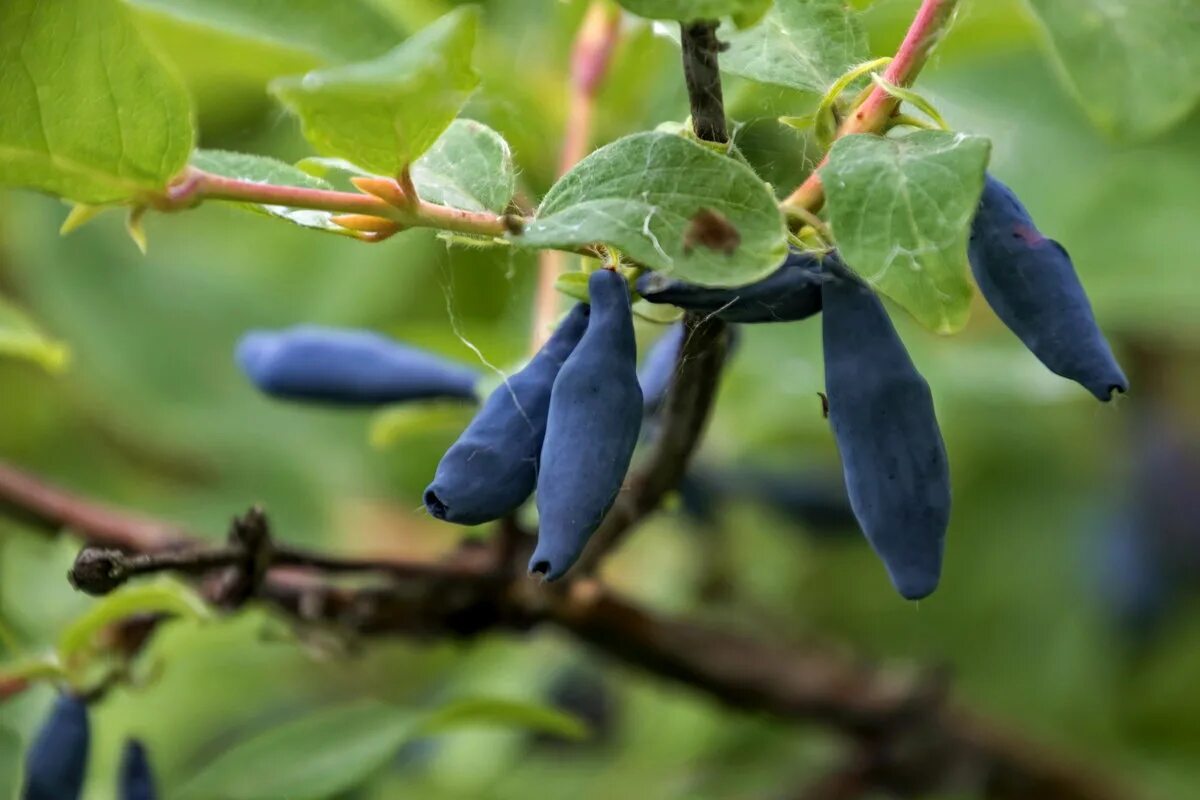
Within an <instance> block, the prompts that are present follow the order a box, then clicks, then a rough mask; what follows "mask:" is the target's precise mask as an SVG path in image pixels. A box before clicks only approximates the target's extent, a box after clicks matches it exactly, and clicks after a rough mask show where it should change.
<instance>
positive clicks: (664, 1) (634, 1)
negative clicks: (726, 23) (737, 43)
mask: <svg viewBox="0 0 1200 800" xmlns="http://www.w3.org/2000/svg"><path fill="white" fill-rule="evenodd" d="M617 2H619V3H620V4H621V5H623V6H624V7H625V8H626V9H627V10H629V11H632V12H633V13H634V14H637V15H638V16H639V17H646V18H647V19H674V20H678V21H680V22H693V21H696V20H709V19H719V18H720V17H728V16H736V17H738V18H739V19H748V20H754V19H757V18H758V17H759V16H761V15H762V14H763V13H764V12H765V11H766V10H767V8H768V7H770V5H771V0H617Z"/></svg>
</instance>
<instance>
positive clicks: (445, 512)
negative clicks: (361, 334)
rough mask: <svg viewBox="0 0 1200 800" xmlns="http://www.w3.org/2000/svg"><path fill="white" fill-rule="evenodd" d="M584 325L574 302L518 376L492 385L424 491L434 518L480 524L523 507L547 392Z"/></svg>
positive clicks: (584, 311) (582, 311)
mask: <svg viewBox="0 0 1200 800" xmlns="http://www.w3.org/2000/svg"><path fill="white" fill-rule="evenodd" d="M587 325H588V306H587V305H586V304H584V303H579V304H578V305H576V306H575V308H573V309H572V310H571V313H570V314H568V315H567V317H566V319H564V320H563V322H562V324H561V325H559V326H558V329H557V330H555V331H554V335H553V336H551V337H550V339H549V340H548V341H547V342H546V344H545V345H543V346H542V349H541V350H539V351H538V353H537V355H535V356H534V357H533V359H532V360H530V362H529V364H527V365H526V366H525V368H524V369H522V370H521V371H520V372H518V373H517V374H515V375H513V376H512V377H511V378H509V379H508V380H507V381H505V383H503V384H502V385H501V386H499V387H498V388H497V389H496V390H495V391H494V392H492V394H491V396H489V397H488V399H487V402H485V403H484V404H483V408H481V409H480V410H479V413H478V414H476V415H475V418H474V419H473V420H471V424H470V425H468V426H467V428H466V430H464V431H463V433H462V436H460V437H458V441H456V442H455V443H454V444H453V445H452V446H451V447H450V449H449V450H447V451H446V455H444V456H443V457H442V461H441V463H440V464H438V468H437V472H436V473H435V474H434V476H433V483H431V484H429V488H427V489H426V490H425V508H426V509H428V510H429V513H430V514H432V515H433V516H434V517H436V518H437V519H442V520H446V521H448V522H455V523H458V524H460V525H479V524H480V523H483V522H488V521H490V520H494V519H499V518H500V517H502V516H504V515H505V514H508V513H509V512H511V511H515V510H516V509H517V507H518V506H520V505H521V503H524V502H525V500H526V499H527V498H528V497H529V495H531V494H533V489H534V487H535V486H536V485H537V474H538V460H539V459H540V457H541V452H542V439H543V438H545V436H546V416H547V414H548V413H549V410H550V390H551V388H552V387H553V386H554V379H555V378H556V377H557V376H558V371H559V369H560V368H561V367H562V365H563V362H564V361H566V359H567V357H568V356H569V355H571V351H572V350H574V349H575V345H577V344H578V343H579V338H580V337H581V336H583V332H584V331H585V330H586V329H587Z"/></svg>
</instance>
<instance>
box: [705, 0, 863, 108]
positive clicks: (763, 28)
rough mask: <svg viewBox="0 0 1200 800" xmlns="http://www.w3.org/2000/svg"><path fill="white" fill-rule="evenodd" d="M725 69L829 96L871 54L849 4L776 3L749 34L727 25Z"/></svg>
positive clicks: (821, 0) (822, 0)
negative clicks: (826, 91) (825, 93)
mask: <svg viewBox="0 0 1200 800" xmlns="http://www.w3.org/2000/svg"><path fill="white" fill-rule="evenodd" d="M718 35H719V36H720V38H721V41H723V42H726V43H728V45H729V48H728V49H727V50H725V51H723V52H722V53H721V69H722V70H723V71H725V72H728V73H731V74H733V75H740V76H742V77H744V78H750V79H751V80H756V81H759V82H761V83H770V84H775V85H777V86H787V87H789V88H791V89H799V90H801V91H806V92H819V93H823V92H824V91H825V90H826V89H828V88H829V87H830V86H831V85H832V84H833V82H834V81H836V80H837V79H838V77H840V76H841V75H842V74H843V73H845V72H846V71H847V70H849V69H850V68H851V67H853V66H854V65H855V64H857V63H859V62H861V61H863V60H865V59H866V58H867V57H868V54H869V51H868V48H867V35H866V32H865V31H864V30H863V27H862V24H861V23H860V22H859V19H858V15H857V14H856V13H855V12H854V10H853V9H851V8H849V7H848V6H847V5H846V3H845V2H843V0H776V2H775V5H774V7H773V8H772V9H771V10H770V11H769V12H767V15H766V16H765V17H763V19H762V21H761V22H759V23H758V24H757V25H755V26H753V27H751V28H747V29H745V30H741V31H739V30H734V29H733V28H732V27H731V26H728V25H726V26H723V27H722V28H721V29H720V30H719V31H718Z"/></svg>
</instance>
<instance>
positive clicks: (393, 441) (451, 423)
mask: <svg viewBox="0 0 1200 800" xmlns="http://www.w3.org/2000/svg"><path fill="white" fill-rule="evenodd" d="M476 410H477V409H476V408H475V406H474V404H471V403H463V402H451V401H445V402H434V401H431V402H424V403H403V404H401V405H397V406H394V407H391V408H385V409H384V410H382V411H380V412H378V413H376V414H375V415H374V416H373V417H372V418H371V427H370V431H369V433H368V434H367V438H368V439H369V440H370V442H371V446H372V447H375V448H377V449H379V450H386V449H387V448H389V447H394V446H396V445H397V444H399V443H401V442H403V441H406V440H408V439H410V438H412V437H415V436H427V435H429V433H430V432H431V431H442V432H444V433H446V434H447V435H449V436H454V435H456V434H457V433H459V432H461V431H462V430H463V428H465V427H467V424H468V423H469V422H470V421H471V418H472V417H474V416H475V412H476Z"/></svg>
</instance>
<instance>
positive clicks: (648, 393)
mask: <svg viewBox="0 0 1200 800" xmlns="http://www.w3.org/2000/svg"><path fill="white" fill-rule="evenodd" d="M685 332H686V328H685V327H684V325H683V323H682V322H676V323H674V324H673V325H671V326H670V327H669V328H667V330H666V333H664V334H663V335H662V336H660V337H658V341H656V342H655V343H654V345H653V346H652V347H651V348H650V352H648V353H646V358H645V359H643V360H642V366H641V368H640V369H639V370H638V383H639V385H641V387H642V400H643V405H644V406H645V408H646V411H647V412H654V411H657V410H658V408H659V406H661V405H662V402H663V400H665V399H666V397H667V390H668V389H670V388H671V383H672V381H674V380H675V368H676V367H677V366H678V364H679V351H680V350H681V349H683V337H684V334H685Z"/></svg>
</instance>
